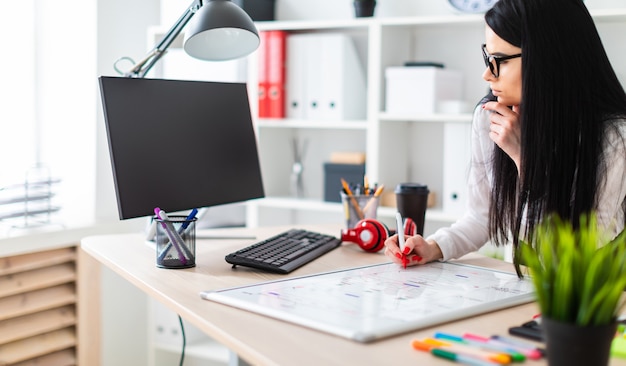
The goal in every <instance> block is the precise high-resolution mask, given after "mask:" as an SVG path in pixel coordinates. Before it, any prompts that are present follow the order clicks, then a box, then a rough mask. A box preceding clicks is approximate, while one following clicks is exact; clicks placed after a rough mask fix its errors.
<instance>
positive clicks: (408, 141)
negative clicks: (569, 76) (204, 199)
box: [247, 8, 626, 233]
mask: <svg viewBox="0 0 626 366" xmlns="http://www.w3.org/2000/svg"><path fill="white" fill-rule="evenodd" d="M592 15H593V16H594V19H595V21H596V23H597V26H598V29H599V30H600V32H601V34H602V37H603V40H604V42H605V46H606V48H607V52H608V53H609V56H610V57H611V58H612V60H615V61H614V67H616V68H617V71H618V76H620V78H621V79H622V82H623V83H624V84H625V85H626V62H623V61H624V59H625V58H626V55H625V52H624V51H623V50H622V49H621V47H620V44H621V41H620V40H619V36H618V35H619V34H623V33H624V29H625V28H626V8H618V9H598V10H593V9H592ZM257 26H258V29H259V30H284V31H287V32H289V33H290V34H301V33H331V32H340V33H343V34H347V35H349V36H350V37H351V39H352V40H353V42H354V44H355V46H356V48H357V51H358V54H359V56H360V58H361V62H362V65H363V66H364V69H365V70H366V78H367V89H368V90H367V111H366V116H367V117H366V119H365V120H364V121H322V120H290V119H284V120H266V119H257V120H256V127H257V131H258V139H259V153H260V159H261V167H262V172H263V180H264V184H265V190H266V195H267V198H265V199H262V200H256V201H254V202H251V203H250V204H249V206H248V207H249V211H248V218H247V219H248V220H247V222H248V225H250V226H263V225H271V224H294V225H297V224H298V223H300V222H307V223H311V222H341V220H343V219H342V217H343V213H342V208H341V207H340V204H333V203H322V202H319V201H321V200H322V198H323V190H322V187H323V186H324V182H323V179H324V174H323V168H322V167H323V163H324V162H325V161H327V160H328V159H329V157H330V154H331V152H332V151H339V150H360V151H365V152H366V156H367V162H366V174H367V176H368V178H369V180H370V182H378V183H379V184H384V185H385V187H386V191H390V190H392V189H393V188H394V187H395V185H396V184H398V183H400V182H405V181H411V182H420V183H424V184H427V185H428V186H429V188H430V190H431V191H434V192H435V193H436V196H437V199H436V202H437V203H436V205H435V207H433V208H429V209H428V211H427V214H426V221H427V222H426V227H425V229H426V232H427V233H429V232H432V231H434V230H436V229H437V228H438V227H440V226H442V225H448V224H450V223H451V222H454V221H455V220H456V219H457V218H458V216H459V212H458V211H457V212H445V211H444V209H443V204H442V201H443V198H444V197H443V193H444V182H443V176H444V168H443V166H444V156H443V140H444V136H443V135H444V130H445V128H444V126H445V125H446V124H451V123H452V124H458V123H462V124H465V123H467V124H469V123H471V114H467V113H466V114H458V115H450V114H445V115H444V114H435V115H423V116H416V115H412V116H406V115H391V114H388V113H386V112H385V111H384V105H385V103H384V101H385V68H387V67H389V66H400V65H402V64H403V63H404V62H405V61H435V62H441V63H443V64H444V65H445V67H446V68H448V69H451V70H459V71H461V72H462V73H463V75H464V86H463V93H462V95H463V100H464V101H465V102H467V103H468V104H470V105H471V104H473V103H476V102H477V101H478V100H480V98H482V96H484V95H485V94H486V92H487V84H486V83H485V81H484V80H482V77H481V74H482V70H483V68H484V65H483V61H482V59H481V56H480V52H479V46H480V44H481V43H483V42H484V20H483V16H482V15H462V14H450V15H448V16H446V15H443V16H423V17H420V16H416V17H395V18H362V19H347V20H328V21H326V20H320V21H277V22H259V23H258V24H257ZM255 61H256V55H252V56H251V57H250V58H249V62H248V66H249V67H248V78H247V80H248V86H249V94H250V96H251V105H252V110H253V114H254V115H256V113H255V112H256V108H257V106H256V100H255V98H254V97H253V96H255V95H257V87H256V85H257V73H258V70H257V65H256V62H255ZM468 138H469V136H468ZM292 139H300V140H304V139H308V140H309V151H308V152H307V154H306V156H305V159H304V181H305V182H306V183H305V184H306V186H305V192H306V196H305V199H297V198H292V196H291V194H290V189H289V182H290V174H291V166H292V163H293V158H292V150H291V144H292ZM468 158H469V157H468V156H459V157H458V159H468ZM393 212H394V210H393V209H391V208H386V207H382V208H381V209H380V211H379V217H380V218H381V219H382V220H383V221H386V222H387V223H389V224H391V223H393V220H392V215H393Z"/></svg>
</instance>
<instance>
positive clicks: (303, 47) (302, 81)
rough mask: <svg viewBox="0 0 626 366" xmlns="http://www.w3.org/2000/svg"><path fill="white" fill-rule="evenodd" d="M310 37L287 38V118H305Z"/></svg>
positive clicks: (299, 35)
mask: <svg viewBox="0 0 626 366" xmlns="http://www.w3.org/2000/svg"><path fill="white" fill-rule="evenodd" d="M307 39H308V35H301V34H293V35H288V36H287V41H286V48H287V49H286V53H287V54H286V57H285V63H286V64H285V68H286V70H285V76H286V78H287V80H286V81H285V85H286V89H285V104H286V105H285V116H286V117H287V118H293V119H303V118H305V103H306V76H307V69H308V66H307V64H308V58H309V56H308V50H309V47H308V45H307Z"/></svg>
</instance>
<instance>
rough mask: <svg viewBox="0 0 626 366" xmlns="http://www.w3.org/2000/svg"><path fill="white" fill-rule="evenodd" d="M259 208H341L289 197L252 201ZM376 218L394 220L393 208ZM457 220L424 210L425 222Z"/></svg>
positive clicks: (386, 208) (385, 210)
mask: <svg viewBox="0 0 626 366" xmlns="http://www.w3.org/2000/svg"><path fill="white" fill-rule="evenodd" d="M254 204H256V205H257V206H259V207H270V208H281V209H293V210H303V211H315V212H322V213H323V212H329V213H331V212H332V213H337V212H342V210H343V208H342V206H341V204H340V203H336V202H325V201H319V200H309V199H298V198H291V197H266V198H263V199H260V200H256V201H254ZM378 216H379V217H381V218H395V216H396V209H395V208H394V207H384V206H382V207H379V208H378ZM458 218H459V215H455V214H450V213H446V212H443V211H442V210H440V209H436V208H429V209H428V210H426V220H427V221H438V222H455V221H456V220H457V219H458Z"/></svg>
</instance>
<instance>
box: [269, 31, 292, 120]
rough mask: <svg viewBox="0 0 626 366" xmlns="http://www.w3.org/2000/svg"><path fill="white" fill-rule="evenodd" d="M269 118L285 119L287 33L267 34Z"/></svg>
mask: <svg viewBox="0 0 626 366" xmlns="http://www.w3.org/2000/svg"><path fill="white" fill-rule="evenodd" d="M267 33H268V34H267V49H266V52H267V64H266V65H267V86H268V89H267V101H268V103H267V117H268V118H285V54H286V53H285V50H286V40H287V32H286V31H282V30H275V31H268V32H267Z"/></svg>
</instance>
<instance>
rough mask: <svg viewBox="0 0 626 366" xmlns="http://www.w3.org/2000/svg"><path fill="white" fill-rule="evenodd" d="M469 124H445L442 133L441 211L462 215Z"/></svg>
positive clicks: (466, 193)
mask: <svg viewBox="0 0 626 366" xmlns="http://www.w3.org/2000/svg"><path fill="white" fill-rule="evenodd" d="M471 129H472V125H471V123H452V122H446V123H445V126H444V132H443V136H444V137H443V210H444V211H445V212H446V213H448V214H462V213H464V212H465V209H466V205H467V195H468V188H467V177H468V173H469V161H470V155H471V151H470V138H471Z"/></svg>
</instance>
